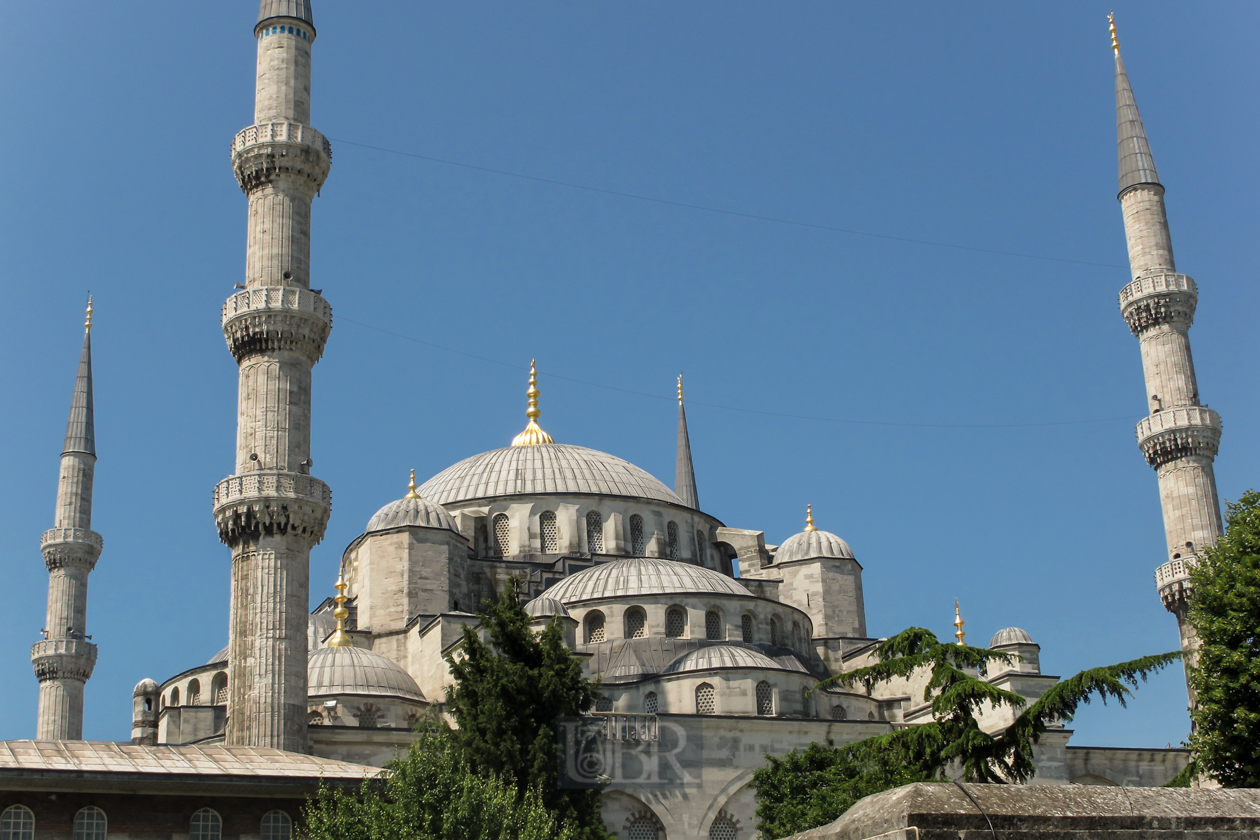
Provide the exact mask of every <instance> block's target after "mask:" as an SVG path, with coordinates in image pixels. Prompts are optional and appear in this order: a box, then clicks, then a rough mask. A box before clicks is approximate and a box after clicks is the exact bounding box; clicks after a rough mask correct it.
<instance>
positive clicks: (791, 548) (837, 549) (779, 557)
mask: <svg viewBox="0 0 1260 840" xmlns="http://www.w3.org/2000/svg"><path fill="white" fill-rule="evenodd" d="M818 557H832V558H836V559H841V560H854V559H856V558H854V556H853V549H851V548H849V544H848V543H847V542H845V541H844V540H842V539H840V538H839V537H837V536H836V535H835V534H833V533H831V532H829V531H802V532H801V533H799V534H793V535H792V536H790V537H788V538H787V539H786V540H784V541H783V545H781V546H779V550H778V551H776V552H775V553H774V562H775V563H776V564H778V563H788V562H790V561H792V560H809V559H814V558H818Z"/></svg>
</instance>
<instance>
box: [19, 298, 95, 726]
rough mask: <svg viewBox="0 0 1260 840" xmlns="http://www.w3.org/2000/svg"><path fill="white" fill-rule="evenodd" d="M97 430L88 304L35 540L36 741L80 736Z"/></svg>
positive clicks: (87, 664)
mask: <svg viewBox="0 0 1260 840" xmlns="http://www.w3.org/2000/svg"><path fill="white" fill-rule="evenodd" d="M95 470H96V431H95V425H94V423H93V421H92V301H91V299H90V298H89V299H88V306H87V321H86V322H85V323H84V333H83V355H81V356H80V357H79V375H78V378H77V379H76V380H75V383H74V397H73V399H72V400H71V401H70V421H69V422H68V423H67V424H66V445H65V446H64V447H63V449H62V452H61V477H60V478H59V479H58V483H57V516H56V519H55V521H54V524H53V528H52V530H49V531H45V532H44V536H43V537H41V538H40V541H39V543H40V549H41V550H42V551H43V554H44V564H45V565H47V566H48V618H47V622H46V623H45V625H44V641H42V642H36V643H35V645H34V647H32V648H31V663H32V664H33V665H34V666H35V676H36V678H38V679H39V723H38V725H37V727H36V735H35V737H36V738H38V739H39V740H41V741H78V740H81V739H82V738H83V686H84V684H85V683H86V682H87V681H88V678H89V677H91V676H92V669H93V668H94V667H95V666H96V645H94V644H92V643H91V642H89V641H88V639H87V635H86V633H87V584H88V574H89V573H90V572H91V571H92V569H94V568H96V559H97V558H98V557H100V556H101V546H102V541H101V535H100V534H98V533H96V532H95V531H93V530H92V476H93V473H94V472H95Z"/></svg>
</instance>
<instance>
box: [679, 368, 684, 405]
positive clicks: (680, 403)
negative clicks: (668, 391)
mask: <svg viewBox="0 0 1260 840" xmlns="http://www.w3.org/2000/svg"><path fill="white" fill-rule="evenodd" d="M682 402H683V400H682V374H681V373H680V374H678V404H679V405H682Z"/></svg>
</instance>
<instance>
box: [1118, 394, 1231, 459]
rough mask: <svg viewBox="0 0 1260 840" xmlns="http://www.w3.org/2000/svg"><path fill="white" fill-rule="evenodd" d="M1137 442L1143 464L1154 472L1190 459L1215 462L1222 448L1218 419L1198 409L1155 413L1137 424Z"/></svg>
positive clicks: (1177, 409) (1211, 413) (1212, 412)
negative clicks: (1143, 460) (1144, 462)
mask: <svg viewBox="0 0 1260 840" xmlns="http://www.w3.org/2000/svg"><path fill="white" fill-rule="evenodd" d="M1137 440H1138V446H1140V447H1142V454H1143V455H1144V456H1146V463H1148V464H1150V465H1151V466H1152V467H1155V468H1157V469H1158V468H1159V467H1162V466H1163V465H1164V464H1168V463H1171V462H1173V461H1176V460H1178V459H1180V458H1186V457H1189V456H1193V455H1198V456H1201V457H1205V458H1215V457H1216V453H1217V451H1219V449H1220V446H1221V416H1220V415H1219V414H1217V413H1216V412H1215V411H1213V410H1212V409H1210V408H1207V407H1205V406H1201V405H1192V406H1187V407H1185V408H1169V409H1165V410H1163V411H1157V412H1155V413H1154V414H1152V415H1150V416H1149V417H1143V418H1142V419H1141V420H1140V421H1138V424H1137Z"/></svg>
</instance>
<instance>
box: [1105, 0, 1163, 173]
mask: <svg viewBox="0 0 1260 840" xmlns="http://www.w3.org/2000/svg"><path fill="white" fill-rule="evenodd" d="M1107 19H1108V21H1110V25H1109V29H1110V32H1111V49H1112V51H1113V52H1114V53H1115V55H1116V135H1117V143H1118V149H1119V159H1120V194H1121V195H1124V194H1125V193H1126V192H1128V191H1129V189H1131V188H1132V187H1136V186H1137V185H1138V184H1155V185H1160V183H1159V173H1158V172H1156V171H1155V158H1154V156H1153V155H1152V154H1151V144H1150V143H1149V142H1148V141H1147V139H1146V129H1145V128H1144V127H1143V126H1142V115H1141V114H1139V113H1138V107H1137V100H1135V99H1134V98H1133V88H1132V87H1131V86H1130V85H1129V74H1128V73H1127V72H1125V69H1124V60H1123V59H1121V58H1120V41H1119V39H1118V38H1117V36H1116V18H1115V13H1114V12H1113V13H1111V14H1109V15H1107Z"/></svg>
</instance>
